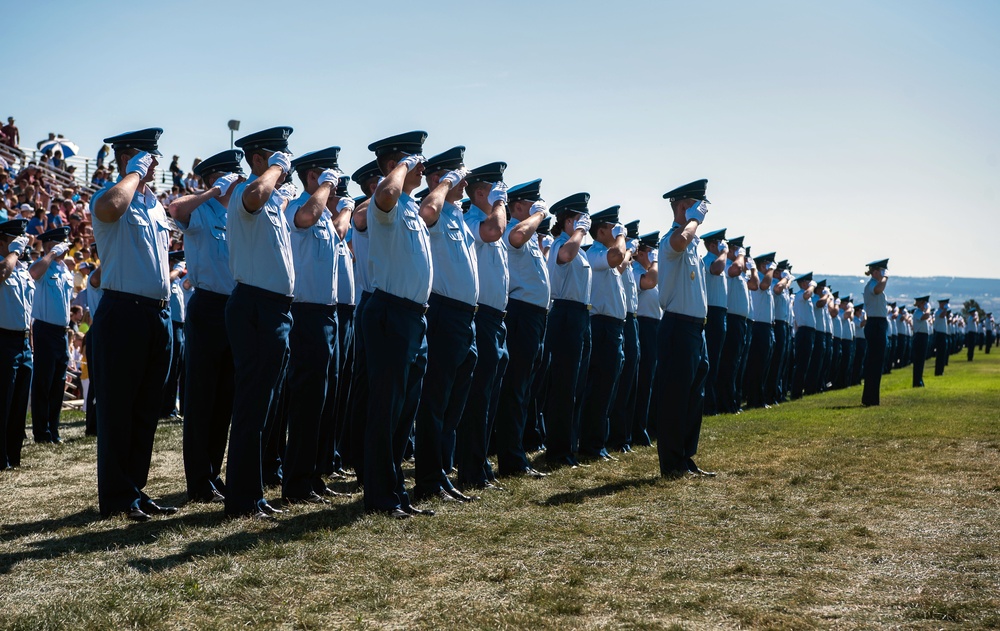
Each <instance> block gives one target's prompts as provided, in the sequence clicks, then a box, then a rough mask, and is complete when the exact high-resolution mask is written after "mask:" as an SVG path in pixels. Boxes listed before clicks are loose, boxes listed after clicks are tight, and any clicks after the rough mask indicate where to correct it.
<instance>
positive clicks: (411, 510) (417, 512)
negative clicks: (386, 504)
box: [403, 504, 434, 517]
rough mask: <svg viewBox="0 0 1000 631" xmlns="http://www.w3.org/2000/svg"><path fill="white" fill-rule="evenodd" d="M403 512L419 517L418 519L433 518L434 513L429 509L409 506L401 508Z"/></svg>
mask: <svg viewBox="0 0 1000 631" xmlns="http://www.w3.org/2000/svg"><path fill="white" fill-rule="evenodd" d="M403 512H405V513H406V514H408V515H414V516H420V517H433V516H434V511H432V510H431V509H429V508H417V507H416V506H414V505H412V504H410V505H408V506H405V507H403Z"/></svg>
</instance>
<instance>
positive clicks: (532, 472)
mask: <svg viewBox="0 0 1000 631" xmlns="http://www.w3.org/2000/svg"><path fill="white" fill-rule="evenodd" d="M522 473H523V474H524V475H525V476H527V477H529V478H535V479H536V480H540V479H542V478H547V477H548V476H549V474H548V473H542V472H541V471H539V470H538V469H532V468H531V467H528V468H527V469H525V470H524V471H523V472H522Z"/></svg>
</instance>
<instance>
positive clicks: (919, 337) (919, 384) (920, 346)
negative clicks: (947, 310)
mask: <svg viewBox="0 0 1000 631" xmlns="http://www.w3.org/2000/svg"><path fill="white" fill-rule="evenodd" d="M930 300H931V297H930V295H927V296H919V297H918V298H916V299H915V300H914V304H916V306H917V308H916V310H915V311H914V314H913V315H914V320H913V387H914V388H923V387H924V362H926V361H927V347H928V343H929V341H930V333H931V319H932V318H933V314H932V313H931V305H930Z"/></svg>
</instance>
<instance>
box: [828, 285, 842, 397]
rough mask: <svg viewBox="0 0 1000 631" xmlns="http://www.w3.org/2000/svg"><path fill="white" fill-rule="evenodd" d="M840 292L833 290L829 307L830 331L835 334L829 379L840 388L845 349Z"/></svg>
mask: <svg viewBox="0 0 1000 631" xmlns="http://www.w3.org/2000/svg"><path fill="white" fill-rule="evenodd" d="M840 306H841V301H840V293H839V292H836V291H835V292H833V301H832V302H831V303H830V304H829V306H828V307H827V309H828V310H829V312H830V318H831V320H832V326H831V327H830V331H831V333H832V335H833V354H832V359H831V361H830V376H829V379H828V381H829V382H830V383H831V385H832V387H833V388H839V387H840V386H839V385H838V384H837V375H838V374H840V356H841V353H842V351H843V347H842V346H841V345H840V340H841V339H842V338H843V335H844V331H843V328H844V327H843V326H842V322H843V320H841V318H840Z"/></svg>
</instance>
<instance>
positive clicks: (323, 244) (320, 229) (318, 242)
mask: <svg viewBox="0 0 1000 631" xmlns="http://www.w3.org/2000/svg"><path fill="white" fill-rule="evenodd" d="M309 232H310V233H311V234H312V239H311V240H312V241H313V243H314V244H315V249H314V251H315V252H316V258H317V259H318V260H321V261H332V260H333V247H334V245H333V239H332V238H331V235H330V231H329V230H328V229H327V227H326V225H325V224H316V225H315V226H313V228H312V230H310V231H309Z"/></svg>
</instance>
